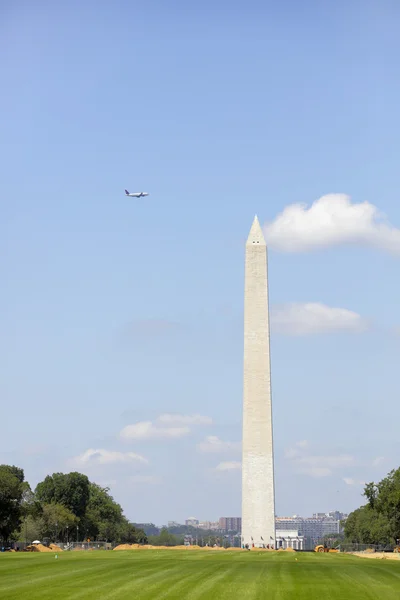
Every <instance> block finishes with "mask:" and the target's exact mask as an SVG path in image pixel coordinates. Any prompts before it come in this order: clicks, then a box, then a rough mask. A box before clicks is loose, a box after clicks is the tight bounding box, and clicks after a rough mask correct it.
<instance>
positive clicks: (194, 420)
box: [157, 414, 213, 425]
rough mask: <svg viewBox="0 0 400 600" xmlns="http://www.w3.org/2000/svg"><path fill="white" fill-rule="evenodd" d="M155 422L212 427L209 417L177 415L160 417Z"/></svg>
mask: <svg viewBox="0 0 400 600" xmlns="http://www.w3.org/2000/svg"><path fill="white" fill-rule="evenodd" d="M157 420H158V421H159V422H160V423H167V424H168V425H212V422H213V421H212V418H211V417H204V416H202V415H178V414H164V415H160V416H159V417H158V419H157Z"/></svg>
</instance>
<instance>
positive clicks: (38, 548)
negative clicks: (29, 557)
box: [26, 544, 54, 552]
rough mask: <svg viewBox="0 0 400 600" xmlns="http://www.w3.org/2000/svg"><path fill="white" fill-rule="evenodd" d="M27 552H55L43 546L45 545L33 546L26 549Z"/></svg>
mask: <svg viewBox="0 0 400 600" xmlns="http://www.w3.org/2000/svg"><path fill="white" fill-rule="evenodd" d="M26 551H27V552H54V550H51V548H47V546H43V544H32V545H31V546H27V547H26Z"/></svg>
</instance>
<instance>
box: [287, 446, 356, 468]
mask: <svg viewBox="0 0 400 600" xmlns="http://www.w3.org/2000/svg"><path fill="white" fill-rule="evenodd" d="M306 448H308V442H306V440H304V441H302V442H298V443H297V444H296V447H295V448H293V447H292V448H288V449H287V450H286V452H285V456H286V458H287V459H288V460H291V461H292V463H293V465H294V467H295V469H296V471H297V473H302V474H304V475H309V476H311V477H327V476H328V475H332V473H333V471H334V470H335V469H341V468H344V467H349V466H353V465H354V464H355V458H354V456H351V455H349V454H337V455H327V456H323V455H319V454H316V455H313V454H309V453H308V452H307V450H306Z"/></svg>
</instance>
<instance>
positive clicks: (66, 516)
mask: <svg viewBox="0 0 400 600" xmlns="http://www.w3.org/2000/svg"><path fill="white" fill-rule="evenodd" d="M78 522H79V519H78V518H77V517H76V516H75V515H74V513H73V512H72V511H70V510H69V509H68V508H66V506H64V505H63V504H55V503H54V504H44V505H43V511H42V515H41V517H40V523H41V537H42V538H43V537H48V538H50V539H52V540H54V541H57V540H62V541H65V540H66V537H67V528H68V529H72V528H73V527H76V525H77V523H78Z"/></svg>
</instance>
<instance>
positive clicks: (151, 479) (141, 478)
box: [128, 475, 161, 485]
mask: <svg viewBox="0 0 400 600" xmlns="http://www.w3.org/2000/svg"><path fill="white" fill-rule="evenodd" d="M128 479H129V481H130V482H131V483H147V484H149V485H157V484H159V483H161V479H160V478H159V477H156V476H155V475H132V476H131V477H129V478H128Z"/></svg>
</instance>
